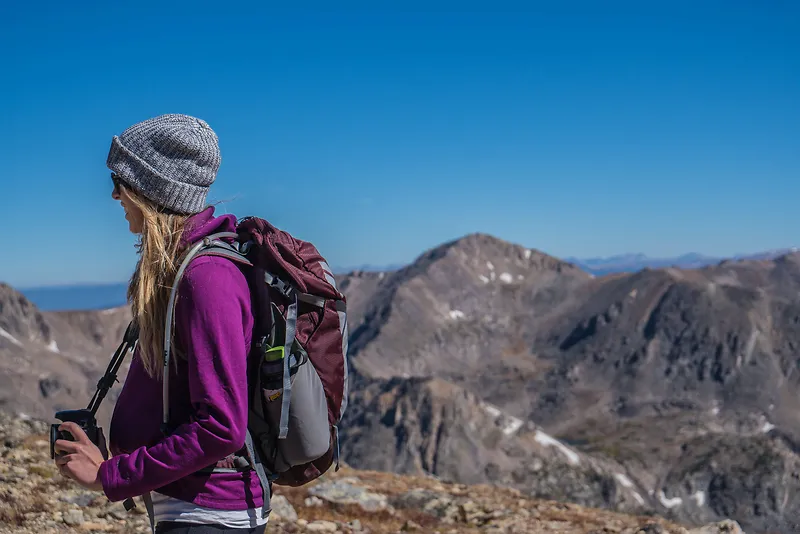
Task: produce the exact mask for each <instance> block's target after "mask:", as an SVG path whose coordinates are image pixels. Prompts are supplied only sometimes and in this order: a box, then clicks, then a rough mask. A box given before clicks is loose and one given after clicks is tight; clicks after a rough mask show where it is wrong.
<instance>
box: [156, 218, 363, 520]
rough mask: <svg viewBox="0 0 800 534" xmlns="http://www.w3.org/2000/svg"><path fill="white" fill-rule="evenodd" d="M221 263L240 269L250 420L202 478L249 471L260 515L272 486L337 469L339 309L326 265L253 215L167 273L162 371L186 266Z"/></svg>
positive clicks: (344, 373)
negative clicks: (249, 334)
mask: <svg viewBox="0 0 800 534" xmlns="http://www.w3.org/2000/svg"><path fill="white" fill-rule="evenodd" d="M207 255H211V256H221V257H224V258H228V259H230V260H231V261H233V262H236V263H237V265H239V266H240V267H241V268H242V272H243V273H244V274H245V277H246V278H247V283H248V286H249V288H250V293H251V298H252V303H253V315H254V332H253V338H252V348H251V352H250V355H249V358H248V392H249V399H250V402H249V416H248V424H247V429H248V432H247V436H246V442H245V446H244V447H243V449H242V450H241V451H239V452H237V453H235V454H234V455H231V456H230V457H228V458H223V459H222V460H220V461H218V462H217V463H216V464H214V465H212V466H209V467H207V468H206V469H203V470H201V471H202V472H209V473H210V472H230V471H231V470H235V471H242V470H248V469H253V470H255V471H256V473H257V474H258V477H259V480H260V482H261V487H262V490H263V495H264V510H265V511H266V510H267V509H268V508H267V506H268V504H267V503H268V502H269V496H270V489H271V484H272V483H274V484H278V485H285V486H295V487H296V486H302V485H304V484H307V483H308V482H311V481H312V480H315V479H316V478H318V477H319V476H320V475H322V474H323V473H325V472H326V471H327V470H328V469H329V468H330V467H331V465H333V464H334V463H335V464H336V470H338V469H339V431H338V424H339V422H340V421H341V419H342V416H343V414H344V412H345V409H346V408H347V400H348V389H349V384H348V361H347V359H348V358H347V349H348V329H347V306H346V299H345V297H344V295H343V294H342V293H341V292H340V291H339V290H338V288H337V286H336V281H335V279H334V276H333V272H332V271H331V268H330V267H329V266H328V263H327V262H326V261H325V258H323V257H322V255H320V253H319V251H318V250H317V249H316V247H314V245H312V244H311V243H308V242H305V241H301V240H299V239H296V238H294V237H293V236H291V235H290V234H289V233H287V232H285V231H282V230H278V229H277V228H275V227H274V226H272V225H271V224H270V223H268V222H267V221H265V220H263V219H259V218H256V217H247V218H245V219H242V220H241V221H239V222H238V224H237V227H236V232H235V233H230V232H225V233H218V234H214V235H210V236H208V237H205V238H203V239H202V240H201V241H199V242H197V243H195V244H194V246H192V247H191V248H190V249H189V250H188V252H187V253H186V255H185V257H184V259H183V261H182V263H181V265H180V267H179V269H178V271H177V274H176V278H175V282H174V283H173V286H172V291H171V294H170V299H169V304H168V306H169V308H168V313H167V320H166V325H165V340H164V369H165V370H166V369H167V368H168V366H169V360H170V353H171V343H170V341H171V338H172V335H173V317H174V312H175V303H176V300H177V288H178V286H179V282H180V279H181V277H182V276H183V273H184V272H185V270H186V268H187V266H188V265H189V263H190V262H191V261H192V260H193V259H195V258H198V257H201V256H207ZM163 377H164V378H163V380H164V382H163V407H164V412H163V414H162V431H163V432H165V433H168V432H169V428H170V425H169V403H168V402H167V399H168V395H169V373H167V372H165V373H164V374H163Z"/></svg>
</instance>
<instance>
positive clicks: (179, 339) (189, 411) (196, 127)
mask: <svg viewBox="0 0 800 534" xmlns="http://www.w3.org/2000/svg"><path fill="white" fill-rule="evenodd" d="M219 164H220V152H219V146H218V141H217V136H216V134H215V133H214V131H213V130H212V129H211V128H210V127H209V126H208V124H207V123H205V122H204V121H202V120H200V119H197V118H194V117H190V116H186V115H162V116H159V117H156V118H153V119H149V120H146V121H144V122H141V123H138V124H135V125H133V126H131V127H130V128H128V129H127V130H125V131H124V132H123V133H122V134H121V135H120V136H119V137H117V136H114V138H113V140H112V144H111V149H110V151H109V155H108V161H107V165H108V167H109V168H110V169H111V170H112V171H113V172H112V180H113V182H114V184H113V185H114V190H113V193H112V197H113V198H114V200H118V201H119V202H120V204H121V205H122V208H123V210H124V211H125V219H126V220H127V221H128V226H129V228H130V231H131V232H133V233H134V234H138V236H139V243H138V252H139V260H138V264H137V266H136V271H135V272H134V274H133V276H132V278H131V283H130V286H129V289H128V300H129V302H130V303H131V307H132V311H133V318H134V321H136V323H137V324H138V326H139V342H138V345H137V348H136V351H135V352H134V355H133V359H132V361H131V366H130V370H129V371H128V376H127V379H126V380H125V385H124V386H123V388H122V392H121V393H120V396H119V399H118V400H117V403H116V407H115V409H114V415H113V417H112V420H111V426H110V432H109V445H110V450H111V452H112V454H113V456H112V457H111V458H110V459H108V460H104V459H103V455H102V454H101V451H100V450H99V449H98V448H97V447H96V446H94V445H93V444H92V443H91V442H90V441H89V440H88V438H87V437H86V435H85V434H84V433H83V432H82V431H81V430H80V428H78V427H77V426H76V425H74V424H71V423H64V424H63V425H62V429H63V430H67V431H68V432H70V433H71V434H72V435H73V437H74V438H75V439H76V441H74V442H72V441H64V440H59V441H58V442H56V450H57V451H59V452H60V453H61V455H60V456H59V457H57V460H56V463H57V465H58V467H59V470H60V471H61V473H62V474H63V475H64V476H66V477H69V478H71V479H73V480H75V481H76V482H77V483H79V484H80V485H82V486H84V487H86V488H89V489H95V490H102V491H103V492H104V493H105V494H106V496H107V497H108V498H109V499H110V500H112V501H122V500H124V499H127V498H129V497H134V496H138V495H143V494H145V493H147V492H153V493H152V499H153V504H154V512H155V513H154V519H155V522H156V532H157V533H166V532H170V533H173V534H177V533H200V532H232V533H233V532H242V533H244V532H248V533H257V532H264V530H265V528H266V522H267V517H266V516H264V515H263V514H262V504H263V500H262V491H261V486H260V484H259V480H258V477H257V476H256V474H255V473H253V472H251V471H245V472H227V473H213V474H205V473H197V471H198V470H201V469H203V468H205V467H208V466H210V465H212V464H214V463H216V462H217V461H218V460H220V459H222V458H225V457H226V456H228V455H230V454H232V453H235V452H237V451H239V450H241V449H242V447H243V444H244V441H245V433H246V429H247V378H246V356H247V354H248V353H249V351H250V341H251V331H252V329H253V313H252V310H251V303H250V293H249V290H248V285H247V282H246V280H245V278H244V275H243V274H242V273H241V272H240V271H239V269H238V268H237V267H236V265H235V264H234V263H233V262H231V261H229V260H226V259H223V258H219V257H214V256H203V257H199V258H197V259H195V260H193V261H192V263H191V264H190V266H189V267H188V268H187V270H186V271H185V274H184V275H183V278H182V279H181V281H180V284H179V288H178V295H179V297H178V301H177V305H176V311H175V331H174V335H173V337H172V339H173V347H174V353H175V354H177V355H178V357H176V358H174V359H173V361H175V362H176V364H175V365H174V366H173V365H170V369H169V371H168V372H169V373H170V377H169V381H170V413H171V414H172V415H171V420H170V429H169V431H168V432H166V433H164V432H162V429H161V427H160V425H161V412H162V406H161V404H162V400H161V384H162V382H161V374H162V373H163V372H164V371H163V354H162V343H163V339H164V322H165V317H166V313H167V301H168V298H169V293H170V288H171V286H172V281H173V280H174V279H175V274H176V271H177V269H178V266H179V265H180V258H181V254H182V253H183V252H184V251H185V250H186V249H187V248H188V247H190V246H191V244H193V243H195V242H197V241H198V240H201V239H203V238H204V237H205V236H208V235H210V234H213V233H217V232H231V231H234V230H235V224H236V219H235V218H234V217H233V216H231V215H225V216H221V217H215V216H214V209H213V208H212V207H206V204H205V202H206V195H207V192H208V189H209V187H210V186H211V184H212V183H213V182H214V180H215V178H216V175H217V170H218V169H219ZM266 497H267V498H269V496H266Z"/></svg>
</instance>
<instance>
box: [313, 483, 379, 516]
mask: <svg viewBox="0 0 800 534" xmlns="http://www.w3.org/2000/svg"><path fill="white" fill-rule="evenodd" d="M358 482H359V481H358V479H355V478H346V479H344V478H343V479H339V480H333V481H327V482H323V483H321V484H318V485H316V486H314V487H312V488H311V489H309V490H308V492H309V493H310V494H311V495H313V496H315V497H319V498H320V499H323V500H326V501H328V502H331V503H334V504H355V505H358V506H360V507H361V508H362V509H363V510H365V511H367V512H377V511H378V510H383V509H385V508H386V507H387V497H386V495H381V494H379V493H373V492H371V491H369V490H368V489H366V488H363V487H361V486H357V485H356V484H357V483H358Z"/></svg>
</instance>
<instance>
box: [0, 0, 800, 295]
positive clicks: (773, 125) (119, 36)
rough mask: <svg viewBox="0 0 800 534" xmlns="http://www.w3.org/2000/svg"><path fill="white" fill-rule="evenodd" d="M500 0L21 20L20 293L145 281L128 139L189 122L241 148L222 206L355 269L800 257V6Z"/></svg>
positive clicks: (4, 267) (223, 175)
mask: <svg viewBox="0 0 800 534" xmlns="http://www.w3.org/2000/svg"><path fill="white" fill-rule="evenodd" d="M491 4H492V5H494V6H495V7H496V9H497V11H491V10H489V9H488V8H487V7H481V6H488V5H489V3H488V2H487V3H483V4H481V3H477V2H473V3H470V2H466V1H464V2H458V3H455V2H447V3H436V2H395V3H390V2H370V3H366V2H362V3H348V2H337V3H335V4H327V5H335V6H336V9H333V8H324V7H321V6H322V5H323V4H320V7H317V6H315V5H314V4H313V3H306V4H304V5H305V6H306V7H305V8H304V9H302V10H288V9H286V8H282V7H277V6H278V4H277V3H270V2H259V3H251V4H245V3H238V2H223V3H213V4H212V3H210V2H191V3H183V2H163V3H158V4H156V3H152V4H148V3H147V2H135V3H122V2H111V3H107V2H103V3H99V2H98V3H93V2H77V3H76V2H73V3H66V4H65V3H63V2H57V3H56V2H53V3H49V5H48V2H43V3H42V2H40V3H19V2H17V3H14V4H9V5H8V6H4V7H3V8H2V9H3V12H2V14H1V16H0V46H2V49H3V50H5V51H11V53H10V54H9V53H5V54H3V56H2V58H1V59H0V68H1V70H0V72H2V75H0V77H2V82H3V83H2V84H0V117H2V118H0V121H2V128H0V161H2V162H3V171H2V174H1V175H0V198H2V209H1V210H0V226H2V227H3V228H4V229H5V232H6V247H5V250H6V253H4V254H2V255H0V280H3V281H6V282H10V283H11V284H13V285H16V286H18V287H27V286H36V285H50V284H65V283H87V282H113V281H122V280H125V279H126V278H127V277H128V276H129V274H130V272H131V270H132V268H133V265H134V262H135V252H134V249H133V244H134V242H135V241H134V238H133V236H131V235H130V234H129V233H127V228H126V222H125V220H124V219H123V215H122V212H121V208H120V207H119V205H118V204H117V203H115V202H114V201H112V200H111V198H110V195H109V193H110V180H109V178H108V170H107V169H106V167H105V160H106V155H107V153H108V147H109V143H110V141H111V136H112V135H114V134H118V133H120V132H121V131H122V130H123V129H125V128H126V127H127V126H129V125H130V124H132V123H134V122H138V121H140V120H143V119H146V118H149V117H152V116H155V115H159V114H162V113H172V112H178V113H189V114H193V115H196V116H199V117H201V118H203V119H205V120H207V121H208V122H209V123H210V124H211V126H212V127H213V128H214V129H215V130H216V131H217V133H218V135H219V136H220V144H221V149H222V167H221V169H220V174H219V177H218V181H217V183H215V185H214V186H213V188H212V192H211V196H210V200H212V201H225V203H224V204H222V205H221V206H220V207H219V208H218V209H219V210H222V211H229V212H233V213H236V214H237V215H239V216H244V215H249V214H253V215H258V216H261V217H265V218H267V219H269V220H270V221H272V222H273V223H274V224H276V225H277V226H280V227H283V228H285V229H287V230H289V231H291V232H293V233H295V234H296V235H297V236H298V237H300V238H303V239H308V240H311V241H313V242H314V243H315V244H317V245H318V246H319V248H320V249H321V251H322V252H323V254H324V255H326V256H327V257H328V258H329V260H330V262H331V263H332V264H335V265H341V266H349V265H358V264H363V263H370V264H387V263H396V262H406V261H410V260H412V259H413V258H414V257H416V256H417V255H418V254H419V253H420V252H422V251H423V250H425V249H427V248H430V247H432V246H435V245H437V244H439V243H441V242H444V241H447V240H450V239H453V238H457V237H459V236H462V235H464V234H467V233H470V232H474V231H481V232H488V233H491V234H494V235H497V236H498V237H502V238H504V239H508V240H510V241H514V242H517V243H520V244H523V245H525V246H530V247H535V248H538V249H541V250H543V251H545V252H548V253H551V254H554V255H557V256H562V257H563V256H582V257H587V256H603V255H612V254H618V253H625V252H644V253H646V254H648V255H652V256H668V255H676V254H680V253H683V252H688V251H697V252H703V253H706V254H713V255H727V254H733V253H738V252H751V251H757V250H763V249H770V248H778V247H785V246H794V245H798V244H800V232H799V230H798V229H800V210H798V209H797V208H796V206H797V203H798V199H799V198H800V7H799V6H800V4H798V3H797V2H790V1H770V2H755V1H750V2H744V1H721V0H720V1H704V2H689V1H671V2H665V1H656V2H633V1H631V2H616V1H607V2H606V1H604V2H598V1H596V2H548V3H541V4H539V3H535V2H525V3H519V4H518V5H514V4H511V3H500V2H493V3H491ZM645 4H646V5H645ZM390 6H401V7H400V8H397V9H390ZM15 247H16V248H15Z"/></svg>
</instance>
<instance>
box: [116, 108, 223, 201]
mask: <svg viewBox="0 0 800 534" xmlns="http://www.w3.org/2000/svg"><path fill="white" fill-rule="evenodd" d="M221 159H222V158H221V156H220V151H219V141H218V139H217V134H215V133H214V130H212V129H211V127H210V126H209V125H208V123H206V122H205V121H203V120H202V119H198V118H195V117H191V116H189V115H179V114H168V115H160V116H158V117H154V118H152V119H148V120H145V121H142V122H140V123H137V124H134V125H133V126H131V127H130V128H128V129H127V130H125V131H124V132H122V134H120V135H119V136H116V135H115V136H114V138H113V139H112V141H111V149H110V150H109V152H108V160H107V161H106V165H108V168H109V169H111V170H112V171H114V172H115V173H116V174H117V175H118V176H119V178H120V179H121V180H122V181H123V182H125V184H127V185H128V186H130V187H131V188H132V189H133V190H134V191H136V192H138V193H141V194H142V195H144V196H145V197H147V198H149V199H150V200H152V201H153V202H155V203H156V204H158V205H160V206H162V207H164V208H167V209H170V210H172V211H175V212H178V213H183V214H193V213H198V212H200V211H202V210H203V209H204V208H205V207H206V196H207V195H208V189H209V187H210V186H211V184H212V183H214V180H215V179H216V176H217V171H218V170H219V165H220V161H221Z"/></svg>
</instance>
